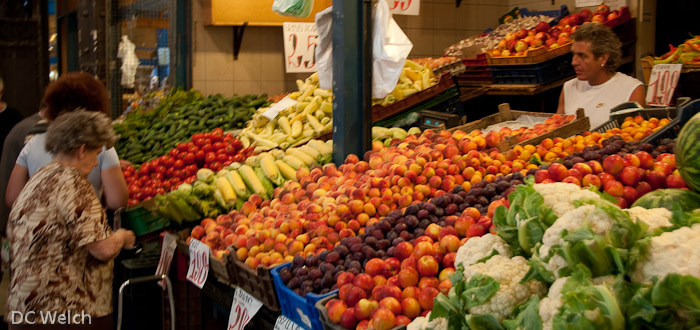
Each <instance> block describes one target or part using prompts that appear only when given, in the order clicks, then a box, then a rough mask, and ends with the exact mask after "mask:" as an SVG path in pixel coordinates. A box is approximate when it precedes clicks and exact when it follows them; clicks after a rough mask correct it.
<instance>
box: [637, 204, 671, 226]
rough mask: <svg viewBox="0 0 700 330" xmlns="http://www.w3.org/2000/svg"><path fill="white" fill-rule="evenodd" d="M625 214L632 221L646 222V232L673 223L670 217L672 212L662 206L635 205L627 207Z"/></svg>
mask: <svg viewBox="0 0 700 330" xmlns="http://www.w3.org/2000/svg"><path fill="white" fill-rule="evenodd" d="M627 214H629V215H630V218H632V220H633V221H635V222H637V221H641V222H644V223H645V224H647V226H649V228H647V232H649V233H653V232H654V230H655V229H656V228H660V227H670V226H672V225H673V224H672V223H671V221H670V219H671V217H672V216H673V213H672V212H671V211H669V210H668V209H665V208H663V207H661V208H655V209H645V208H643V207H641V206H635V207H633V208H631V209H627Z"/></svg>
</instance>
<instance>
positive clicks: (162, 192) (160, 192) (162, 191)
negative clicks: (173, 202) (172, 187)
mask: <svg viewBox="0 0 700 330" xmlns="http://www.w3.org/2000/svg"><path fill="white" fill-rule="evenodd" d="M166 192H167V191H165V189H163V188H158V189H156V194H158V195H165V193H166Z"/></svg>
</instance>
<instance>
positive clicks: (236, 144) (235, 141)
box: [231, 139, 243, 150]
mask: <svg viewBox="0 0 700 330" xmlns="http://www.w3.org/2000/svg"><path fill="white" fill-rule="evenodd" d="M231 145H232V146H233V147H234V148H236V150H240V149H241V148H243V143H241V140H239V139H233V142H231Z"/></svg>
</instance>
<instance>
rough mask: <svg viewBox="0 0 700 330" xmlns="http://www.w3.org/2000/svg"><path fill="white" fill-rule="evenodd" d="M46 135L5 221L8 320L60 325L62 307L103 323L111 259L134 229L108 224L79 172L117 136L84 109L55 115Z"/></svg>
mask: <svg viewBox="0 0 700 330" xmlns="http://www.w3.org/2000/svg"><path fill="white" fill-rule="evenodd" d="M46 136H47V137H46V143H45V145H44V148H45V149H46V150H47V151H48V152H49V153H50V154H52V155H54V157H53V159H52V161H51V162H49V163H48V164H46V165H45V166H42V167H41V168H40V169H39V170H38V171H37V172H36V173H34V175H33V176H32V178H31V179H29V181H28V182H27V184H26V185H25V186H24V188H23V189H22V191H21V193H20V194H19V196H18V198H17V200H16V202H15V204H14V207H13V208H12V212H11V213H10V220H9V222H8V224H7V238H8V240H9V242H10V244H9V245H10V284H9V288H8V297H7V311H8V313H7V315H8V317H10V318H11V320H12V324H10V326H9V328H10V329H58V328H60V329H65V328H67V327H60V325H59V324H56V316H57V315H62V316H63V317H64V319H65V317H66V316H67V317H68V319H69V320H71V321H72V322H73V323H74V326H77V327H76V328H77V329H86V330H87V329H101V330H103V329H110V328H112V324H113V323H112V281H113V276H114V275H113V267H114V263H113V261H112V260H113V259H114V258H115V257H116V256H117V255H118V254H119V252H120V251H121V249H122V248H130V247H131V246H133V245H134V241H135V236H134V233H133V232H131V231H128V230H124V229H119V230H117V231H115V232H112V229H111V228H110V226H109V224H108V223H107V216H106V214H105V211H104V208H102V205H101V204H100V200H99V199H98V198H97V195H96V194H95V190H94V189H93V187H92V185H91V184H90V182H89V181H88V179H87V176H88V174H89V173H90V172H91V171H92V170H93V168H95V165H97V162H98V159H97V158H98V155H99V154H100V153H102V152H103V150H104V148H105V147H111V146H112V145H114V143H115V142H116V141H117V136H116V135H115V134H114V131H113V130H112V125H111V121H110V119H109V117H107V116H106V115H104V114H102V113H99V112H88V111H84V110H78V111H73V112H70V113H67V114H64V115H61V116H59V117H58V118H57V119H56V120H55V121H54V122H52V124H51V125H49V128H48V131H47V132H46ZM17 315H20V316H22V318H19V317H17ZM47 315H53V317H54V318H53V321H51V317H47ZM71 315H72V316H73V317H72V318H71ZM76 315H79V316H80V317H78V318H77V321H76V318H75V316H76ZM15 321H19V322H18V323H16V322H15ZM52 323H53V324H52ZM75 323H78V324H75ZM71 329H73V328H71Z"/></svg>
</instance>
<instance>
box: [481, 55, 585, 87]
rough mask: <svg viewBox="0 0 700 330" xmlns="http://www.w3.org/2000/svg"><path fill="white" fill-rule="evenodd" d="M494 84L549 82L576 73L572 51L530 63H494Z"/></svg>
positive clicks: (492, 69)
mask: <svg viewBox="0 0 700 330" xmlns="http://www.w3.org/2000/svg"><path fill="white" fill-rule="evenodd" d="M491 74H492V75H493V83H494V84H513V85H536V84H547V83H550V82H553V81H556V80H559V79H564V78H567V77H571V76H573V75H574V74H575V72H574V68H573V66H571V53H567V54H565V55H562V56H558V57H555V58H553V59H551V60H548V61H545V62H542V63H538V64H530V65H492V66H491Z"/></svg>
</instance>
